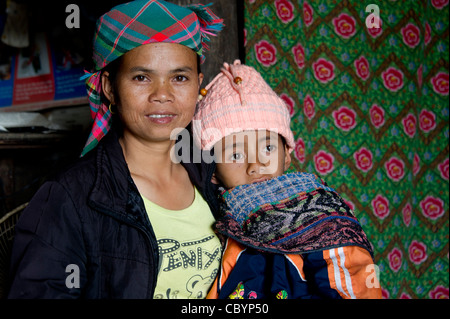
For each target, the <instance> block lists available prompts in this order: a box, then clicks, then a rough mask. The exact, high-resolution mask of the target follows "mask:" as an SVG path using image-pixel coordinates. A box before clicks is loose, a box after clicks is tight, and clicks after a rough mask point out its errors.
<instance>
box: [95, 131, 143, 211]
mask: <svg viewBox="0 0 450 319" xmlns="http://www.w3.org/2000/svg"><path fill="white" fill-rule="evenodd" d="M88 155H89V154H88ZM90 156H93V157H94V161H95V173H96V176H95V179H94V186H93V189H92V192H91V194H90V196H89V204H90V205H91V206H93V207H94V208H96V209H99V210H101V211H102V212H105V213H109V214H115V215H117V217H121V218H126V217H127V216H126V215H127V214H128V212H127V203H128V200H129V193H130V191H132V192H136V193H137V194H139V193H138V191H137V188H136V186H135V185H134V183H133V180H132V178H131V174H130V171H129V170H128V166H127V164H126V162H125V158H124V156H123V152H122V147H121V146H120V144H119V138H118V135H117V133H115V132H114V131H113V130H112V131H110V132H109V133H108V134H107V135H106V136H105V137H104V138H103V139H102V140H101V141H100V143H99V145H98V146H97V148H96V150H95V151H93V152H92V154H91V155H90Z"/></svg>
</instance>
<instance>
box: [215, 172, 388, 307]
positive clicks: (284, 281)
mask: <svg viewBox="0 0 450 319" xmlns="http://www.w3.org/2000/svg"><path fill="white" fill-rule="evenodd" d="M222 199H223V202H222V210H223V211H224V216H223V217H222V218H221V219H220V220H218V222H217V223H216V228H217V230H218V231H219V232H220V233H222V234H224V235H225V236H227V237H228V239H227V242H226V247H225V250H224V254H223V258H222V265H221V271H220V273H219V276H218V278H217V279H216V281H215V283H214V286H213V287H212V288H211V291H210V293H209V294H208V298H244V299H247V298H250V299H252V298H258V299H261V298H281V299H291V298H346V299H347V298H381V288H380V285H379V282H378V277H377V274H376V269H377V267H376V265H374V262H373V250H372V247H371V245H370V243H369V241H368V239H367V236H366V235H365V233H364V231H363V230H362V228H361V225H360V224H359V222H358V220H357V219H356V218H355V216H354V215H353V213H352V210H351V209H350V207H349V206H348V205H347V203H346V202H345V201H344V199H343V198H342V197H341V196H339V195H338V194H337V193H336V192H335V191H334V190H333V189H332V188H330V187H328V186H327V185H326V184H325V183H324V182H323V181H322V180H320V179H319V178H318V177H317V176H316V175H313V174H307V173H290V174H285V175H282V176H280V177H277V178H274V179H271V180H268V181H265V182H261V183H254V184H248V185H241V186H238V187H235V188H233V189H231V190H228V191H224V192H223V193H222Z"/></svg>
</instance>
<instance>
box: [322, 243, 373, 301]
mask: <svg viewBox="0 0 450 319" xmlns="http://www.w3.org/2000/svg"><path fill="white" fill-rule="evenodd" d="M323 258H324V259H325V261H326V263H327V271H328V278H329V280H330V286H331V288H333V289H335V290H336V291H337V292H338V293H339V295H340V296H341V297H342V298H344V299H381V287H380V283H379V279H378V267H377V265H375V264H374V262H373V259H372V257H371V256H370V254H369V252H368V251H367V250H365V249H364V248H361V247H357V246H346V247H338V248H333V249H329V250H325V251H323Z"/></svg>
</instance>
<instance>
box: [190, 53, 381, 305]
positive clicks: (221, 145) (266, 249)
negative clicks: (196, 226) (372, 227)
mask: <svg viewBox="0 0 450 319" xmlns="http://www.w3.org/2000/svg"><path fill="white" fill-rule="evenodd" d="M201 95H202V96H203V97H202V99H201V100H200V102H199V103H198V105H197V111H196V115H195V117H194V122H193V134H194V140H195V142H196V143H197V144H198V145H199V147H201V149H202V150H204V151H208V150H209V151H213V153H214V158H215V162H216V171H215V173H214V175H213V178H212V181H213V183H216V184H220V185H221V187H220V188H219V189H220V190H221V193H220V198H221V209H222V211H223V217H221V219H219V220H218V221H217V222H216V225H215V227H216V230H217V231H218V232H219V233H221V234H223V235H225V238H227V239H226V243H225V249H224V253H223V257H222V262H221V270H220V273H219V274H218V277H217V279H216V281H215V283H214V285H213V287H212V289H211V290H210V292H209V294H208V298H233V299H234V298H239V299H247V298H250V299H253V298H258V299H261V298H280V299H288V298H289V299H291V298H292V299H294V298H381V289H380V286H379V282H378V279H377V274H376V269H377V267H376V266H375V265H374V261H373V251H372V247H371V245H370V243H369V241H368V239H367V237H366V235H365V233H364V231H363V230H362V228H361V225H360V224H359V223H358V221H357V219H356V218H355V216H354V215H353V212H352V211H351V209H350V207H349V206H348V205H347V204H346V203H345V201H344V200H343V198H342V197H341V196H339V194H337V193H336V192H335V191H334V190H333V189H332V188H330V187H328V186H327V185H326V184H325V183H324V182H323V181H322V180H321V179H320V178H318V177H317V176H316V175H314V174H308V173H288V174H284V171H285V170H286V169H287V168H288V167H289V164H290V162H291V158H290V153H291V151H292V150H293V148H294V137H293V134H292V131H291V130H290V116H289V112H288V110H287V107H286V106H285V104H284V102H283V101H282V100H281V99H280V98H279V97H278V96H277V95H276V93H275V92H274V91H273V90H272V89H271V88H270V87H269V85H268V84H267V83H266V82H265V81H264V80H263V78H262V77H261V75H260V74H259V73H258V72H257V71H256V70H255V69H253V68H251V67H249V66H245V65H243V64H241V63H240V61H239V60H237V61H235V62H234V64H232V65H229V64H227V63H224V67H223V68H222V70H221V72H220V73H219V74H218V75H217V76H216V77H215V78H214V80H213V81H212V82H211V83H210V84H208V86H207V87H206V88H205V90H203V91H202V92H201Z"/></svg>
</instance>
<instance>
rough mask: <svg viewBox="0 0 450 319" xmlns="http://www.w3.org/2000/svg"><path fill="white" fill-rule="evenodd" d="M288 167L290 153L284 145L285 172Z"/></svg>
mask: <svg viewBox="0 0 450 319" xmlns="http://www.w3.org/2000/svg"><path fill="white" fill-rule="evenodd" d="M289 165H291V153H289V148H288V147H287V145H284V169H285V170H287V169H288V168H289Z"/></svg>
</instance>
